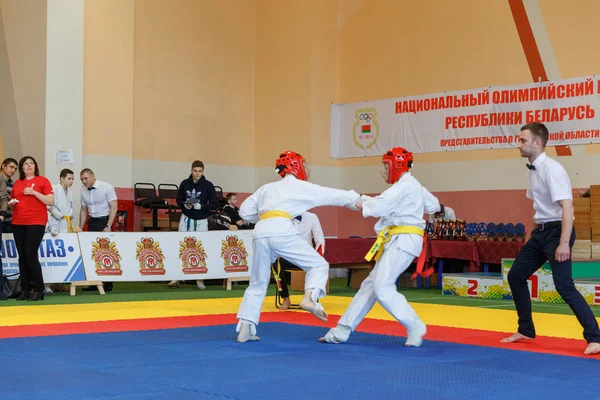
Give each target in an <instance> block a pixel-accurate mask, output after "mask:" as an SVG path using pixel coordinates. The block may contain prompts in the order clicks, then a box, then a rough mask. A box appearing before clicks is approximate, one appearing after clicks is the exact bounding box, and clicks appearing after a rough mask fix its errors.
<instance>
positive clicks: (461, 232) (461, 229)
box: [458, 219, 467, 240]
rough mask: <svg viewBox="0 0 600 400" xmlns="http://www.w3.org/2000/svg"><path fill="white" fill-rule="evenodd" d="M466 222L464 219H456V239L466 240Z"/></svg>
mask: <svg viewBox="0 0 600 400" xmlns="http://www.w3.org/2000/svg"><path fill="white" fill-rule="evenodd" d="M466 223H467V221H465V220H464V219H460V220H458V240H467V232H466V231H465V229H466Z"/></svg>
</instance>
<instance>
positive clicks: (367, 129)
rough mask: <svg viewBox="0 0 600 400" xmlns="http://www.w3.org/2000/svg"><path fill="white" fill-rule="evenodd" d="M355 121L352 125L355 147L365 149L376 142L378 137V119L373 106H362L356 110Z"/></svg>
mask: <svg viewBox="0 0 600 400" xmlns="http://www.w3.org/2000/svg"><path fill="white" fill-rule="evenodd" d="M355 118H356V121H354V125H353V127H352V135H353V138H354V144H355V145H356V147H358V148H359V149H362V150H367V149H369V148H371V147H373V146H374V145H375V143H377V139H379V121H377V110H376V109H375V108H362V109H360V110H356V114H355Z"/></svg>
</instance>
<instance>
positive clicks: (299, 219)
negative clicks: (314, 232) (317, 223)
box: [294, 215, 302, 222]
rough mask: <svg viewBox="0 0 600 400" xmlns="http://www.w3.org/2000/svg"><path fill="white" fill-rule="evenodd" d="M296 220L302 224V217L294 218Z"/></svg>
mask: <svg viewBox="0 0 600 400" xmlns="http://www.w3.org/2000/svg"><path fill="white" fill-rule="evenodd" d="M294 219H295V220H298V222H302V215H298V216H297V217H296V218H294Z"/></svg>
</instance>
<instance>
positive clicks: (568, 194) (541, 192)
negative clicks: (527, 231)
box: [527, 153, 573, 224]
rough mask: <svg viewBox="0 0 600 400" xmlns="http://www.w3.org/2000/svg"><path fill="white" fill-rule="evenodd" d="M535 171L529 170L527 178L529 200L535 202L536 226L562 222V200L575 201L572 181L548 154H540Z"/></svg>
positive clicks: (535, 164) (536, 160) (535, 162)
mask: <svg viewBox="0 0 600 400" xmlns="http://www.w3.org/2000/svg"><path fill="white" fill-rule="evenodd" d="M532 165H533V166H534V167H535V170H533V169H531V170H529V175H528V176H527V198H529V199H532V200H533V208H534V209H535V215H534V216H533V220H534V221H535V223H536V224H540V223H545V222H551V221H560V220H561V219H562V207H561V206H560V204H558V201H560V200H573V191H572V189H571V180H570V179H569V176H568V175H567V171H565V169H564V168H563V166H562V165H560V163H559V162H558V161H556V160H553V159H552V158H550V157H548V156H547V155H546V153H542V154H540V156H539V157H538V158H536V159H535V161H534V162H533V164H532Z"/></svg>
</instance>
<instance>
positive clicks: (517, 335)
mask: <svg viewBox="0 0 600 400" xmlns="http://www.w3.org/2000/svg"><path fill="white" fill-rule="evenodd" d="M521 340H533V338H531V337H529V336H525V335H523V334H522V333H519V332H516V333H513V334H512V335H510V336H509V337H507V338H504V339H502V340H500V342H502V343H514V342H519V341H521Z"/></svg>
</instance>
